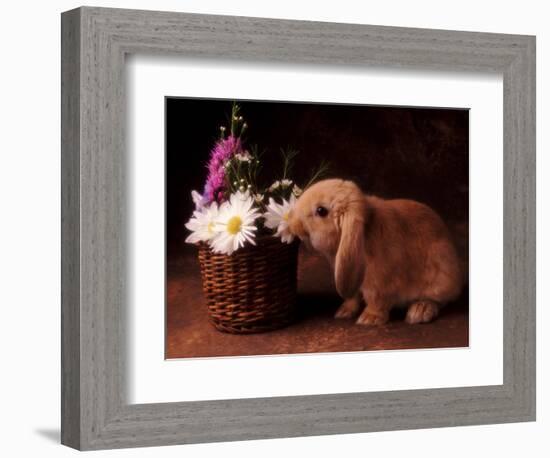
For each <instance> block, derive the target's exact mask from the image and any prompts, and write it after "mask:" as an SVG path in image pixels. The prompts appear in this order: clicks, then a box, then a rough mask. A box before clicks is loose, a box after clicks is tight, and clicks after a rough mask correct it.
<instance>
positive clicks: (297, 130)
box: [166, 98, 469, 257]
mask: <svg viewBox="0 0 550 458" xmlns="http://www.w3.org/2000/svg"><path fill="white" fill-rule="evenodd" d="M231 104H232V101H231V100H204V99H187V98H167V99H166V178H167V180H166V183H167V189H166V203H167V207H166V215H167V220H166V222H167V249H168V253H167V254H168V257H171V256H173V255H177V254H178V253H181V252H182V250H185V249H186V244H185V243H184V242H183V241H184V239H185V237H186V236H187V230H186V229H185V227H184V224H185V223H186V222H187V220H188V219H189V218H190V216H191V213H192V211H193V203H192V201H191V196H190V192H191V190H192V189H195V190H197V191H199V192H202V189H203V186H204V182H205V179H206V167H205V165H206V163H207V161H208V156H209V152H210V149H211V148H212V146H213V144H214V143H215V141H216V139H217V138H218V136H219V126H221V125H225V126H228V119H229V116H230V113H231ZM239 104H240V106H241V114H242V116H243V117H244V118H245V120H246V122H247V123H248V126H249V128H248V131H247V135H246V136H245V137H244V140H245V145H246V146H251V145H254V144H256V145H258V147H259V148H260V149H263V150H265V154H264V156H263V159H262V162H263V164H264V179H265V181H266V182H267V183H271V182H272V181H273V180H274V179H278V178H280V171H281V164H282V161H281V156H280V152H279V151H280V148H281V147H283V148H285V147H292V148H294V149H297V150H299V152H300V154H299V155H298V156H297V158H296V166H295V170H294V172H293V173H292V177H293V178H295V179H296V181H297V182H298V183H299V184H300V183H305V182H307V181H308V179H309V177H310V174H311V171H312V169H313V168H315V167H316V166H318V164H319V163H320V161H321V160H323V159H324V160H326V161H329V163H330V170H329V173H328V176H329V177H340V178H346V179H351V180H354V181H355V182H356V183H357V184H359V186H360V187H361V188H362V189H363V190H364V191H365V192H366V193H370V194H375V195H378V196H381V197H387V198H411V199H415V200H418V201H421V202H424V203H426V204H428V205H430V206H431V207H432V208H433V209H435V210H436V211H437V212H438V213H439V214H440V215H441V216H442V217H443V219H445V220H446V221H447V222H449V223H453V224H454V223H456V222H459V223H466V222H467V220H468V123H469V121H468V110H464V109H439V108H437V109H435V108H403V107H384V106H364V105H336V104H330V105H329V104H312V103H287V102H257V101H239Z"/></svg>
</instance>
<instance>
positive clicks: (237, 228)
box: [211, 191, 260, 255]
mask: <svg viewBox="0 0 550 458" xmlns="http://www.w3.org/2000/svg"><path fill="white" fill-rule="evenodd" d="M253 204H254V201H253V200H252V198H251V197H250V193H249V192H248V191H247V192H240V191H237V192H236V193H234V194H231V197H230V198H229V201H228V202H225V203H224V204H222V206H221V207H220V212H219V216H218V218H217V224H216V226H215V231H216V232H217V235H216V237H214V238H213V239H212V241H211V246H212V249H213V250H214V252H216V253H223V254H229V255H230V254H232V253H233V252H234V251H235V250H238V249H239V248H240V247H242V246H244V244H245V242H250V243H251V244H252V245H256V243H255V242H254V237H255V232H256V230H257V227H256V226H255V224H254V223H255V221H256V219H257V218H258V216H260V214H259V212H258V210H257V209H255V208H253V207H252V206H253Z"/></svg>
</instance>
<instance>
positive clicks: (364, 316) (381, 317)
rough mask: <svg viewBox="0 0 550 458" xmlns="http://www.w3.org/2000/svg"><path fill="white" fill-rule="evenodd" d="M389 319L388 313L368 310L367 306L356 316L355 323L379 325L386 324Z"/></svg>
mask: <svg viewBox="0 0 550 458" xmlns="http://www.w3.org/2000/svg"><path fill="white" fill-rule="evenodd" d="M388 320H389V313H378V312H377V313H374V312H369V310H368V308H367V309H365V311H364V312H363V313H361V315H359V318H357V321H356V323H357V324H360V325H362V326H381V325H383V324H386V323H387V322H388Z"/></svg>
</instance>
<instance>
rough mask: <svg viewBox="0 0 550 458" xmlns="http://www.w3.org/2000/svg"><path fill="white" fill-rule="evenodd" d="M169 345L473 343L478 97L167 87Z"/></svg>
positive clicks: (177, 348) (275, 349)
mask: <svg viewBox="0 0 550 458" xmlns="http://www.w3.org/2000/svg"><path fill="white" fill-rule="evenodd" d="M165 174H166V190H165V198H166V199H165V202H166V206H165V228H166V253H165V256H166V303H165V317H166V323H165V326H166V328H165V330H166V334H165V335H166V340H165V358H166V359H178V358H194V357H198V358H208V357H223V356H252V355H284V354H311V353H333V352H360V351H374V350H404V349H407V350H411V349H428V348H429V349H433V348H455V347H468V346H469V300H468V271H469V268H468V267H469V266H468V233H469V110H467V109H464V108H460V109H457V108H452V107H405V106H404V107H401V106H377V105H353V104H335V103H312V102H294V101H293V102H287V101H261V100H226V99H199V98H182V97H170V96H167V97H165Z"/></svg>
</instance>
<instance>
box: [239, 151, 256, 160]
mask: <svg viewBox="0 0 550 458" xmlns="http://www.w3.org/2000/svg"><path fill="white" fill-rule="evenodd" d="M235 159H237V160H238V161H239V162H250V161H251V160H252V156H251V155H250V153H249V152H248V151H245V152H244V153H237V154H235Z"/></svg>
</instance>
